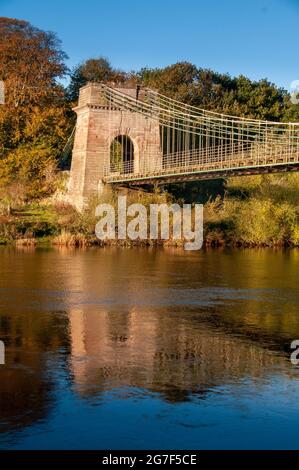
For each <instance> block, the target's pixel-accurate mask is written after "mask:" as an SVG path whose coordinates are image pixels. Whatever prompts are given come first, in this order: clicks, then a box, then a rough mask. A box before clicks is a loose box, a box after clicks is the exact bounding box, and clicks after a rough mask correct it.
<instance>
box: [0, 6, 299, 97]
mask: <svg viewBox="0 0 299 470" xmlns="http://www.w3.org/2000/svg"><path fill="white" fill-rule="evenodd" d="M0 16H9V17H14V18H20V19H25V20H28V21H29V22H31V23H32V24H33V25H34V26H37V27H39V28H41V29H45V30H51V31H55V32H56V33H57V35H58V37H59V38H60V39H61V40H62V45H63V49H64V50H65V52H66V53H67V54H68V56H69V65H70V66H73V65H75V64H77V63H78V62H81V61H83V60H85V59H88V58H90V57H97V56H101V55H103V56H105V57H107V58H108V59H110V61H111V63H112V65H113V66H115V67H119V68H122V69H124V70H128V71H129V70H132V69H135V70H136V69H138V68H140V67H143V66H150V67H157V66H158V67H159V66H165V65H168V64H171V63H175V62H177V61H181V60H188V61H191V62H193V63H194V64H196V65H198V66H201V67H207V68H211V69H213V70H215V71H218V72H228V73H230V74H231V75H239V74H244V75H247V76H249V77H250V78H252V79H260V78H265V77H266V78H268V79H269V80H271V81H272V82H274V83H276V84H278V85H280V86H283V87H285V88H287V89H289V87H290V83H291V82H292V81H293V80H299V60H298V42H299V41H298V31H299V0H138V1H137V0H104V1H103V0H51V1H48V0H0Z"/></svg>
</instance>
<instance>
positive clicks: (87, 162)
mask: <svg viewBox="0 0 299 470" xmlns="http://www.w3.org/2000/svg"><path fill="white" fill-rule="evenodd" d="M122 92H123V93H125V94H127V95H129V96H130V97H131V98H132V97H133V98H134V99H137V98H136V89H135V88H129V89H122ZM74 111H75V112H76V114H77V125H76V132H75V139H74V148H73V155H72V165H71V172H70V182H69V191H68V195H69V197H68V198H69V200H70V202H71V203H72V204H73V205H74V206H76V207H77V208H78V209H80V210H82V208H83V207H84V205H85V204H86V203H87V202H88V200H89V199H90V197H94V196H100V195H101V194H102V192H103V190H104V186H105V184H104V182H103V180H104V178H105V176H108V175H109V174H110V173H111V174H114V175H115V174H117V171H120V170H119V169H118V165H120V167H122V168H123V171H124V172H125V173H126V174H128V173H132V174H138V173H140V172H142V171H145V169H147V170H148V171H149V170H153V159H152V158H150V156H151V155H156V156H157V157H156V159H155V161H154V165H155V169H156V170H157V169H159V168H160V167H162V153H161V146H160V126H159V122H158V121H157V120H154V119H151V118H150V117H144V116H143V115H141V114H140V113H138V112H132V111H127V110H122V109H121V108H120V107H117V106H115V105H113V104H111V103H109V101H107V98H105V96H104V94H103V88H102V85H101V84H99V83H89V84H87V85H86V86H84V87H83V88H81V89H80V95H79V102H78V106H77V107H76V108H75V109H74ZM115 142H116V145H119V146H120V148H121V149H122V150H121V157H120V156H119V154H117V153H116V157H117V160H116V163H115V161H114V160H113V159H112V155H113V151H112V149H113V148H114V145H115ZM130 146H131V147H130ZM130 148H131V151H130V152H129V150H128V149H130ZM129 153H130V155H129ZM119 159H120V160H119Z"/></svg>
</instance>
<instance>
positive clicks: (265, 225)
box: [0, 174, 299, 246]
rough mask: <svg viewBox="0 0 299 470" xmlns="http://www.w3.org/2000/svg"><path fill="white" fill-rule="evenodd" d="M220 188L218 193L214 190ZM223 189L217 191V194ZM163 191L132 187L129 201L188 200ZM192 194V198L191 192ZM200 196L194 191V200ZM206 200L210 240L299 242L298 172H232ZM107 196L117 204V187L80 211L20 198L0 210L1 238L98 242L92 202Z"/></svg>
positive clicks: (22, 241) (206, 228)
mask: <svg viewBox="0 0 299 470" xmlns="http://www.w3.org/2000/svg"><path fill="white" fill-rule="evenodd" d="M218 193H219V194H218ZM220 193H221V194H220ZM174 194H175V192H173V194H170V193H169V192H165V191H156V192H153V193H145V192H143V191H140V192H136V191H134V192H132V193H129V194H128V200H127V203H128V204H131V203H134V202H139V203H141V204H143V205H144V206H145V207H147V208H148V209H149V205H150V204H152V203H165V202H166V203H171V202H176V201H178V202H180V203H182V202H190V201H186V200H182V197H180V198H178V197H176V196H175V195H174ZM193 199H194V198H193ZM201 199H202V197H201V196H199V197H197V202H203V201H201ZM205 199H206V202H205V204H204V241H205V244H206V245H208V246H222V245H231V246H299V174H284V175H268V176H249V177H243V178H241V177H240V178H231V179H229V180H228V181H227V182H226V183H225V185H224V191H217V185H216V189H215V187H214V188H213V191H211V194H208V195H207V196H206V197H205ZM99 202H107V203H110V204H112V205H113V206H114V207H117V193H113V192H109V193H107V194H106V195H105V196H103V197H102V198H101V200H95V199H94V200H91V201H90V202H89V206H88V208H86V210H85V211H84V212H83V213H79V212H77V211H76V210H75V209H74V208H73V207H72V206H71V205H69V204H66V203H64V202H57V201H55V200H52V199H44V200H40V201H37V202H33V203H27V204H24V203H22V204H19V205H16V206H15V207H13V208H11V210H10V211H9V213H6V211H5V207H3V208H2V211H1V215H0V244H16V245H18V246H35V245H37V244H45V243H48V244H53V245H58V246H88V245H93V244H98V245H102V244H103V242H100V241H99V240H98V239H97V238H96V236H95V233H94V230H95V225H96V222H97V219H96V217H95V215H94V214H95V207H96V205H97V204H98V203H99ZM105 244H113V245H115V244H118V245H125V246H132V245H136V244H139V245H140V244H142V245H162V244H164V245H180V246H181V245H182V242H177V241H175V240H172V239H171V238H170V239H169V240H165V241H164V240H163V241H162V240H158V241H152V240H140V241H135V242H132V241H130V240H126V241H113V240H112V241H107V242H105Z"/></svg>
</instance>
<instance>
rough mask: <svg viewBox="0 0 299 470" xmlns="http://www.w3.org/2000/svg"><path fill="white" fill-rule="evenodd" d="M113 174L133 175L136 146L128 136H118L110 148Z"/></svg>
mask: <svg viewBox="0 0 299 470" xmlns="http://www.w3.org/2000/svg"><path fill="white" fill-rule="evenodd" d="M110 171H111V173H133V171H134V144H133V142H132V140H131V139H130V137H128V136H127V135H118V136H117V137H115V139H113V141H112V143H111V146H110Z"/></svg>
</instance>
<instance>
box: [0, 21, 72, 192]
mask: <svg viewBox="0 0 299 470" xmlns="http://www.w3.org/2000/svg"><path fill="white" fill-rule="evenodd" d="M66 57H67V56H66V54H65V53H64V52H63V51H62V50H61V49H60V41H59V40H58V39H57V37H56V36H55V34H54V33H52V32H44V31H41V30H39V29H38V28H35V27H34V26H32V25H30V24H29V23H28V22H26V21H22V20H16V19H11V18H3V17H1V18H0V79H2V80H4V81H5V89H6V93H5V104H4V105H1V106H0V186H1V185H2V186H3V185H5V184H6V185H11V184H12V182H13V181H14V180H16V179H19V178H22V179H23V180H24V181H26V182H27V183H28V185H29V193H30V194H32V186H34V185H35V186H36V184H37V186H38V182H36V181H33V179H32V178H35V177H37V178H38V172H37V173H34V172H33V173H32V168H31V167H30V164H29V160H30V158H31V157H32V158H33V157H34V161H36V162H39V164H40V166H41V168H42V169H43V170H42V171H44V165H50V166H51V168H52V167H53V165H56V164H57V159H58V156H59V154H60V152H61V150H62V148H63V146H64V144H65V142H66V140H67V136H68V135H69V133H70V130H71V126H72V120H71V117H70V116H71V111H70V108H69V106H68V105H67V103H66V101H65V96H64V90H63V87H62V86H61V84H60V83H59V79H60V78H61V77H63V76H64V75H65V74H66V72H67V67H66V65H65V59H66ZM40 188H45V186H44V185H43V184H41V185H40ZM40 188H39V189H40ZM36 189H37V188H36ZM39 192H40V191H33V193H39Z"/></svg>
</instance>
